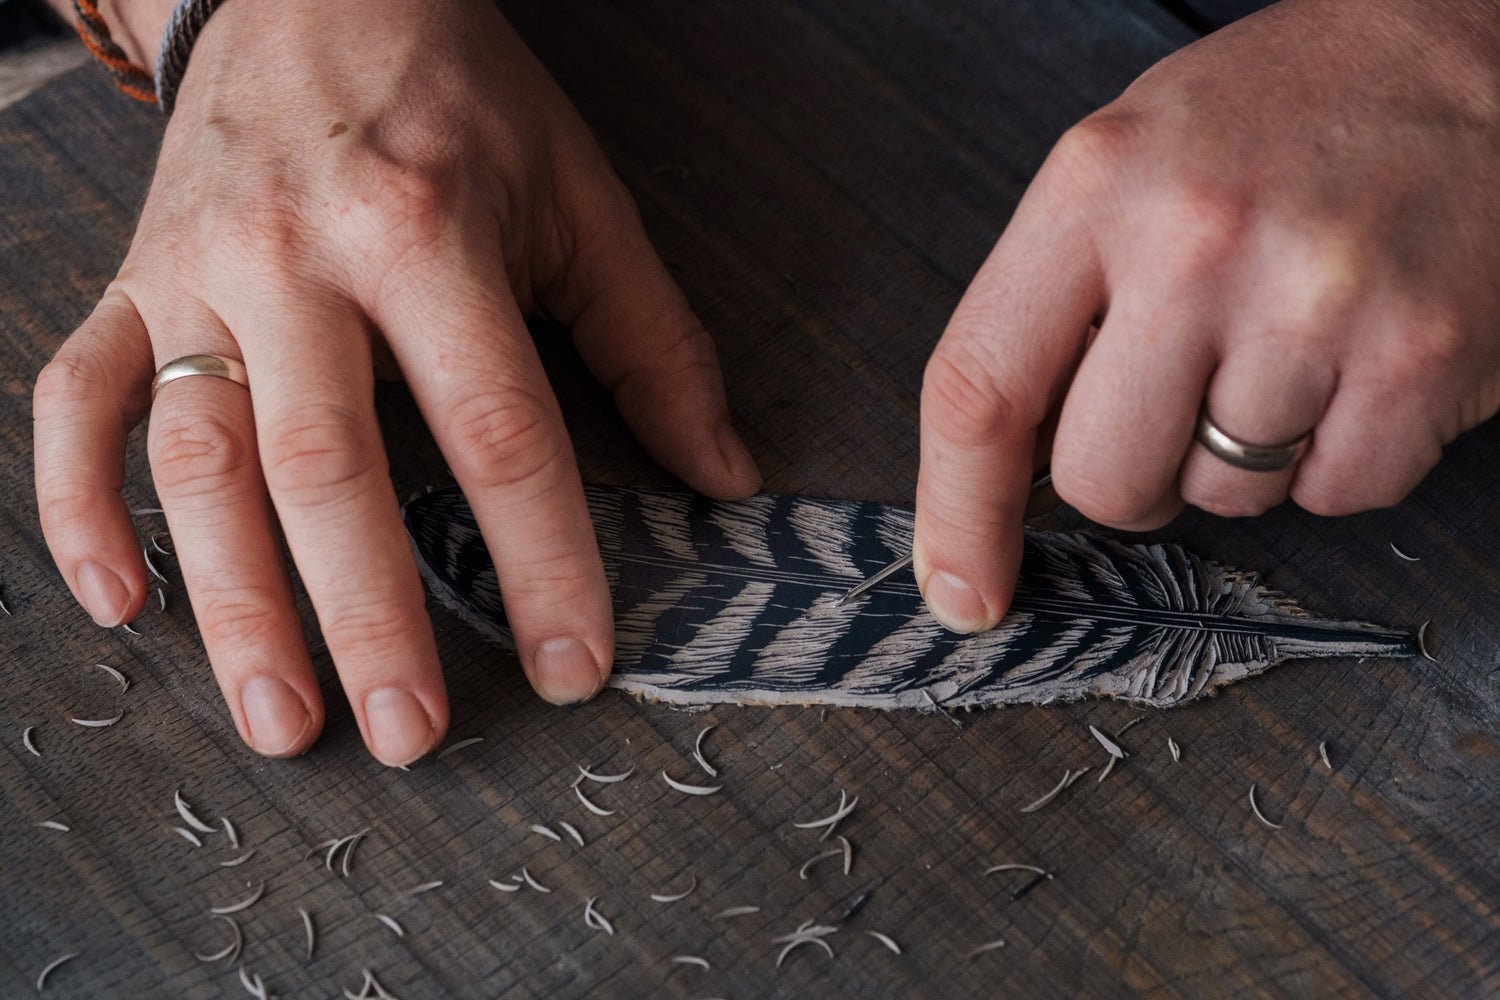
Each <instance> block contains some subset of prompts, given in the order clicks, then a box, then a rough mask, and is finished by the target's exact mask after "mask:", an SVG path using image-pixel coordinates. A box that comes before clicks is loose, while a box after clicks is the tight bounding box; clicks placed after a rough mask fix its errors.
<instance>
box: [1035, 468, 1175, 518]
mask: <svg viewBox="0 0 1500 1000" xmlns="http://www.w3.org/2000/svg"><path fill="white" fill-rule="evenodd" d="M1052 485H1053V487H1054V488H1055V489H1056V490H1057V495H1058V496H1059V497H1061V498H1062V499H1063V500H1064V501H1066V502H1067V503H1068V504H1070V505H1071V506H1072V507H1073V508H1074V509H1076V510H1077V511H1078V512H1079V513H1080V514H1082V515H1083V516H1084V517H1087V518H1088V519H1089V520H1091V521H1097V522H1098V523H1100V524H1103V525H1107V526H1108V527H1111V528H1118V529H1120V530H1122V531H1137V530H1147V529H1149V528H1152V527H1160V523H1165V521H1164V520H1162V519H1161V514H1160V511H1161V508H1162V506H1163V504H1162V499H1161V497H1160V496H1159V495H1157V493H1156V492H1155V491H1152V490H1150V489H1147V488H1145V487H1143V486H1141V485H1139V484H1137V483H1133V482H1129V481H1128V480H1125V479H1124V478H1123V477H1119V476H1113V475H1110V474H1109V472H1108V471H1107V470H1095V469H1090V468H1086V467H1085V468H1079V467H1078V466H1076V465H1074V464H1072V463H1067V462H1059V461H1058V460H1057V459H1056V458H1054V460H1053V465H1052ZM1169 519H1170V518H1168V520H1169ZM1158 522H1160V523H1158Z"/></svg>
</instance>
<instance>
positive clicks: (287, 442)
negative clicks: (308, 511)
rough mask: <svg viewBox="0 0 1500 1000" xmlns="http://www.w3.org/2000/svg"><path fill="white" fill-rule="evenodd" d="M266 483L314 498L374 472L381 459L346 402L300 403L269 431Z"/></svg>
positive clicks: (378, 471) (277, 490)
mask: <svg viewBox="0 0 1500 1000" xmlns="http://www.w3.org/2000/svg"><path fill="white" fill-rule="evenodd" d="M264 451H265V458H264V465H265V472H266V485H267V486H268V487H270V489H271V490H272V492H274V493H277V494H280V495H281V496H283V497H287V498H292V499H293V501H294V502H296V498H308V499H309V500H310V502H313V503H317V502H320V501H321V500H324V499H327V498H329V497H331V496H332V495H335V494H338V493H341V492H343V491H345V490H347V489H348V488H349V487H350V486H351V485H354V484H357V483H359V482H360V481H361V480H363V479H365V478H367V477H370V476H372V475H384V462H383V460H382V453H381V451H380V447H379V445H378V444H376V443H375V442H373V441H372V440H371V435H370V429H369V427H368V426H366V425H365V423H364V422H363V421H362V420H360V418H359V417H358V416H357V415H356V414H355V413H353V412H352V411H350V410H349V409H348V408H347V407H344V406H340V405H338V404H335V403H310V404H304V405H303V406H301V407H298V408H296V409H294V410H291V411H289V412H288V413H286V414H283V415H282V416H281V417H280V418H279V419H278V420H277V421H276V422H275V423H274V424H273V425H272V426H271V427H270V428H269V429H268V431H267V433H266V441H265V446H264Z"/></svg>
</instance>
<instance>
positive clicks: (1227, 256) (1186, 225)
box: [1164, 176, 1255, 273]
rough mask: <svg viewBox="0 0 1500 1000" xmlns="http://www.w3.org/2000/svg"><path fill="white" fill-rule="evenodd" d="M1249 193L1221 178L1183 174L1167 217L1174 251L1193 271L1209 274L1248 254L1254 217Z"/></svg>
mask: <svg viewBox="0 0 1500 1000" xmlns="http://www.w3.org/2000/svg"><path fill="white" fill-rule="evenodd" d="M1254 211H1255V209H1254V205H1253V203H1252V201H1251V199H1250V198H1249V196H1248V195H1245V194H1242V193H1241V192H1239V191H1236V190H1235V189H1234V188H1233V187H1232V186H1230V185H1228V184H1226V183H1224V182H1223V181H1221V180H1220V179H1218V178H1196V177H1190V176H1189V177H1183V176H1179V177H1177V179H1176V187H1175V188H1174V189H1173V190H1172V192H1171V194H1170V199H1169V201H1168V209H1167V212H1166V214H1165V216H1164V222H1165V224H1166V230H1165V232H1166V233H1167V234H1168V235H1169V237H1170V239H1171V252H1172V254H1173V255H1174V256H1177V257H1178V258H1179V259H1181V260H1182V261H1183V262H1184V264H1185V265H1186V266H1187V267H1188V268H1189V269H1190V273H1209V272H1213V271H1216V270H1219V269H1220V268H1222V267H1223V266H1224V264H1225V263H1226V262H1228V261H1230V260H1232V259H1234V258H1236V257H1238V256H1240V255H1241V254H1243V253H1244V248H1245V235H1246V233H1247V232H1248V231H1249V229H1250V226H1251V224H1252V222H1253V217H1254Z"/></svg>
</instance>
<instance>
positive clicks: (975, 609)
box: [912, 180, 1103, 632]
mask: <svg viewBox="0 0 1500 1000" xmlns="http://www.w3.org/2000/svg"><path fill="white" fill-rule="evenodd" d="M1072 214H1073V213H1072V212H1071V211H1070V210H1069V208H1068V207H1067V206H1065V205H1063V204H1062V201H1061V199H1060V198H1058V197H1056V196H1055V195H1053V194H1052V193H1051V191H1050V190H1049V189H1048V188H1047V187H1046V186H1045V185H1043V184H1042V183H1041V182H1040V180H1039V182H1038V183H1037V184H1033V186H1032V188H1031V189H1030V190H1029V191H1028V192H1027V194H1026V196H1025V197H1024V198H1023V199H1022V201H1021V204H1020V206H1019V207H1018V208H1017V210H1016V213H1015V216H1014V217H1013V218H1012V219H1011V223H1010V225H1009V226H1008V227H1007V228H1006V230H1005V232H1004V234H1003V235H1002V236H1001V237H1000V241H999V242H998V243H997V244H996V245H995V249H994V250H993V251H991V253H990V255H989V257H988V259H986V260H985V262H984V265H983V266H982V267H981V268H980V269H979V273H978V274H977V275H976V276H975V278H974V281H973V283H972V284H971V285H970V286H969V290H968V291H967V292H966V293H965V294H964V297H963V300H962V301H961V302H960V303H959V305H958V308H957V309H956V310H955V311H954V313H953V318H952V319H951V320H950V321H949V323H948V327H947V329H946V330H944V332H943V336H942V339H941V340H939V341H938V344H937V347H936V348H935V349H934V350H933V353H932V357H931V358H930V359H929V360H928V363H927V369H926V371H925V373H924V375H923V380H922V408H921V421H922V429H921V435H922V440H921V467H920V470H919V472H918V476H917V518H916V537H915V539H914V542H913V546H912V556H913V571H914V572H915V574H916V578H917V584H918V586H919V587H920V588H921V590H922V595H923V597H924V598H925V599H926V601H927V606H928V608H929V609H930V610H931V611H932V614H933V617H935V618H937V620H938V621H940V622H942V623H943V625H945V626H947V627H948V628H950V629H952V630H954V631H955V632H979V631H983V630H985V629H988V628H992V627H994V625H995V624H996V623H997V622H999V620H1000V617H1001V616H1002V615H1003V614H1004V613H1005V611H1006V609H1007V608H1008V607H1009V606H1010V600H1011V596H1012V594H1013V593H1014V591H1015V581H1016V574H1017V572H1018V571H1019V569H1020V565H1021V542H1022V533H1021V524H1022V520H1023V518H1024V516H1025V512H1026V501H1027V496H1028V492H1029V486H1030V482H1031V476H1032V459H1033V455H1034V453H1035V449H1036V440H1037V430H1038V428H1039V427H1040V426H1041V425H1042V424H1043V423H1044V422H1045V421H1046V419H1047V416H1048V413H1049V412H1050V411H1051V409H1052V408H1053V407H1054V406H1055V405H1056V403H1057V402H1058V401H1059V400H1060V399H1061V394H1062V391H1063V390H1064V389H1065V380H1066V379H1067V377H1068V374H1069V372H1070V371H1071V368H1072V366H1073V364H1074V363H1075V361H1076V360H1077V358H1078V354H1079V351H1080V350H1081V348H1082V346H1083V343H1084V338H1085V337H1086V335H1087V332H1088V329H1089V324H1090V322H1091V321H1092V320H1093V319H1094V317H1095V315H1096V314H1097V313H1098V312H1099V310H1100V305H1101V302H1102V299H1103V279H1102V276H1101V274H1100V271H1099V266H1098V263H1097V258H1096V256H1095V253H1094V248H1093V246H1092V242H1091V240H1090V239H1089V238H1088V234H1087V232H1086V231H1085V230H1084V228H1083V227H1082V226H1081V225H1078V224H1076V223H1069V222H1067V221H1064V220H1065V219H1066V218H1067V217H1068V216H1069V215H1072Z"/></svg>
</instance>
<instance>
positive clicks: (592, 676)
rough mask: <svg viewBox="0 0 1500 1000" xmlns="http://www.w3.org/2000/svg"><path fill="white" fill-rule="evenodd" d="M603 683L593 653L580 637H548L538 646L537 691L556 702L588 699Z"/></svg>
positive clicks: (557, 703) (571, 702)
mask: <svg viewBox="0 0 1500 1000" xmlns="http://www.w3.org/2000/svg"><path fill="white" fill-rule="evenodd" d="M601 684H602V681H601V680H600V679H599V665H598V664H597V663H595V662H594V654H593V653H591V652H589V648H588V646H586V645H584V644H583V643H582V642H581V641H579V640H578V639H548V640H547V641H546V642H544V643H542V644H541V645H540V646H538V647H537V651H536V689H537V694H539V695H541V696H542V697H543V698H546V699H547V700H548V701H550V702H552V703H553V704H554V705H573V704H577V703H578V702H580V701H588V700H589V699H590V698H592V697H593V696H594V694H595V693H596V692H597V691H598V690H599V687H600V685H601Z"/></svg>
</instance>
